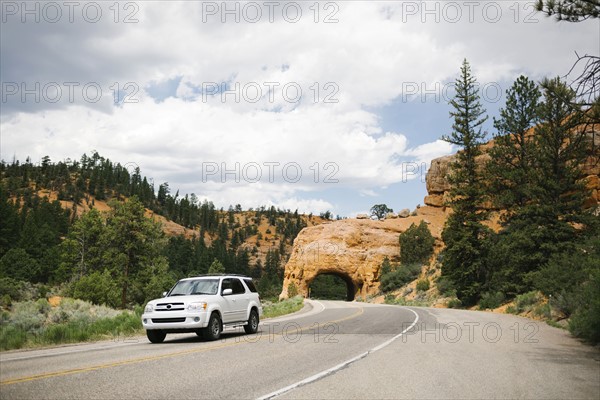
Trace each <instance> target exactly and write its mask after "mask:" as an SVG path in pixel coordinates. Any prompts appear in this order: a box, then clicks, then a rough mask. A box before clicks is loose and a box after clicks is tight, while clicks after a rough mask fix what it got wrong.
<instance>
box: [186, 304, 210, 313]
mask: <svg viewBox="0 0 600 400" xmlns="http://www.w3.org/2000/svg"><path fill="white" fill-rule="evenodd" d="M206 307H207V304H206V303H205V302H197V303H190V304H188V306H187V309H188V311H194V310H206Z"/></svg>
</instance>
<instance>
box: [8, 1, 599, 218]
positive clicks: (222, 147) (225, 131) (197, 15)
mask: <svg viewBox="0 0 600 400" xmlns="http://www.w3.org/2000/svg"><path fill="white" fill-rule="evenodd" d="M1 7H2V10H1V11H2V23H1V35H0V36H1V57H0V74H1V76H0V78H1V81H2V99H1V118H0V131H1V137H0V156H1V158H2V159H3V160H5V161H9V162H10V161H11V160H12V159H13V158H17V159H19V160H24V159H25V158H26V157H28V156H29V157H31V159H32V160H33V161H34V162H39V160H41V158H42V157H43V156H44V155H49V156H50V157H51V159H52V160H54V161H58V160H64V159H67V158H71V159H79V158H80V157H81V155H82V154H83V153H88V154H89V153H90V152H91V151H93V150H97V151H98V152H99V153H100V154H101V155H103V156H104V157H108V158H110V159H111V160H113V161H117V162H120V163H121V164H127V165H137V166H139V167H140V168H141V170H142V172H143V174H145V175H146V176H148V177H151V178H152V179H153V180H154V183H155V185H156V187H157V188H158V185H159V184H160V183H162V182H168V183H169V185H170V187H171V188H172V189H173V190H175V189H179V190H180V193H195V194H196V195H197V196H198V197H199V198H201V199H203V198H207V199H209V200H212V201H213V202H214V203H215V204H216V205H217V206H218V207H225V208H227V207H228V206H229V205H230V204H238V203H239V204H241V205H242V206H243V207H244V208H249V207H256V206H260V205H275V206H279V207H282V208H289V209H291V210H294V209H296V208H297V209H299V211H302V212H314V213H320V212H323V211H326V210H331V211H332V212H333V213H334V214H339V215H342V216H352V215H355V214H356V213H359V212H365V211H367V210H368V209H369V208H370V207H371V206H372V205H373V204H378V203H386V204H387V205H388V206H389V207H392V208H394V209H395V210H399V209H401V208H414V206H415V205H417V204H418V203H421V204H422V203H423V196H424V195H425V194H426V191H425V184H424V177H425V172H426V170H427V168H428V165H429V163H430V161H431V160H432V159H433V158H436V157H439V156H442V155H445V154H449V153H452V152H453V151H454V150H455V149H453V148H452V147H451V146H449V145H448V144H446V143H444V142H442V141H440V140H439V138H440V137H441V135H443V134H447V133H449V130H450V126H451V121H450V120H449V118H448V112H449V107H448V105H447V102H448V100H449V99H450V98H451V96H452V85H451V83H452V82H453V81H454V80H455V78H456V76H457V74H458V71H459V67H460V64H461V62H462V60H463V59H464V58H467V59H468V60H469V62H470V63H471V65H472V68H473V71H474V73H475V75H476V77H477V79H478V81H479V82H480V87H481V95H482V102H483V103H484V105H485V107H486V108H487V110H488V112H489V114H490V116H494V115H497V112H498V108H499V107H502V106H503V102H504V91H505V90H506V89H507V88H508V87H510V85H511V83H512V81H513V80H514V79H515V78H516V77H517V76H519V75H520V74H525V75H528V76H529V77H530V78H532V79H535V80H541V79H542V78H543V77H545V76H557V75H561V76H564V75H565V74H566V73H567V72H568V70H569V68H570V66H571V64H572V63H573V62H574V60H575V52H577V53H579V54H586V53H589V54H598V53H599V52H600V49H599V48H600V43H599V41H600V39H599V38H600V24H599V23H598V21H587V22H583V23H579V24H569V23H557V22H555V21H554V20H553V19H549V18H546V17H545V16H543V15H541V14H538V13H535V12H534V10H533V1H496V2H492V1H483V2H478V1H470V2H443V1H439V2H436V1H427V2H411V1H385V2H372V1H329V2H327V1H322V2H316V1H307V2H303V1H297V2H284V1H269V2H266V1H265V2H262V1H259V2H234V1H227V2H221V1H218V2H201V1H130V2H119V3H116V2H114V1H108V2H102V1H97V2H86V1H76V2H71V3H69V2H62V1H57V2H35V1H31V2H27V3H23V2H21V1H4V0H2V2H1ZM490 121H491V118H490ZM485 129H486V130H488V132H489V135H490V136H491V135H492V133H493V127H492V124H491V122H490V123H488V124H486V127H485Z"/></svg>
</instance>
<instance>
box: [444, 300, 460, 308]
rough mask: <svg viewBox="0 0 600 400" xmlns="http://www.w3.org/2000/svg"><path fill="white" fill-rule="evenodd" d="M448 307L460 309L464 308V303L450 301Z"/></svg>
mask: <svg viewBox="0 0 600 400" xmlns="http://www.w3.org/2000/svg"><path fill="white" fill-rule="evenodd" d="M447 305H448V308H460V306H462V302H461V301H460V300H459V299H450V301H448V304H447Z"/></svg>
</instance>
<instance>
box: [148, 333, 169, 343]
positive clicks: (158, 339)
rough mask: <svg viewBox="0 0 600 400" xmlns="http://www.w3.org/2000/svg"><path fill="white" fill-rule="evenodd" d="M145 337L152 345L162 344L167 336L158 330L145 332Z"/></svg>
mask: <svg viewBox="0 0 600 400" xmlns="http://www.w3.org/2000/svg"><path fill="white" fill-rule="evenodd" d="M146 336H147V337H148V340H149V341H150V342H152V343H162V342H163V341H164V340H165V337H167V334H166V333H164V332H163V331H159V330H147V331H146Z"/></svg>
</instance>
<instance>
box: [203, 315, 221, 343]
mask: <svg viewBox="0 0 600 400" xmlns="http://www.w3.org/2000/svg"><path fill="white" fill-rule="evenodd" d="M221 330H222V328H221V319H220V318H219V316H218V315H217V314H215V313H212V314H211V315H210V319H209V320H208V326H207V327H206V328H204V332H203V335H202V336H204V339H206V340H217V339H219V338H220V337H221Z"/></svg>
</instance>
